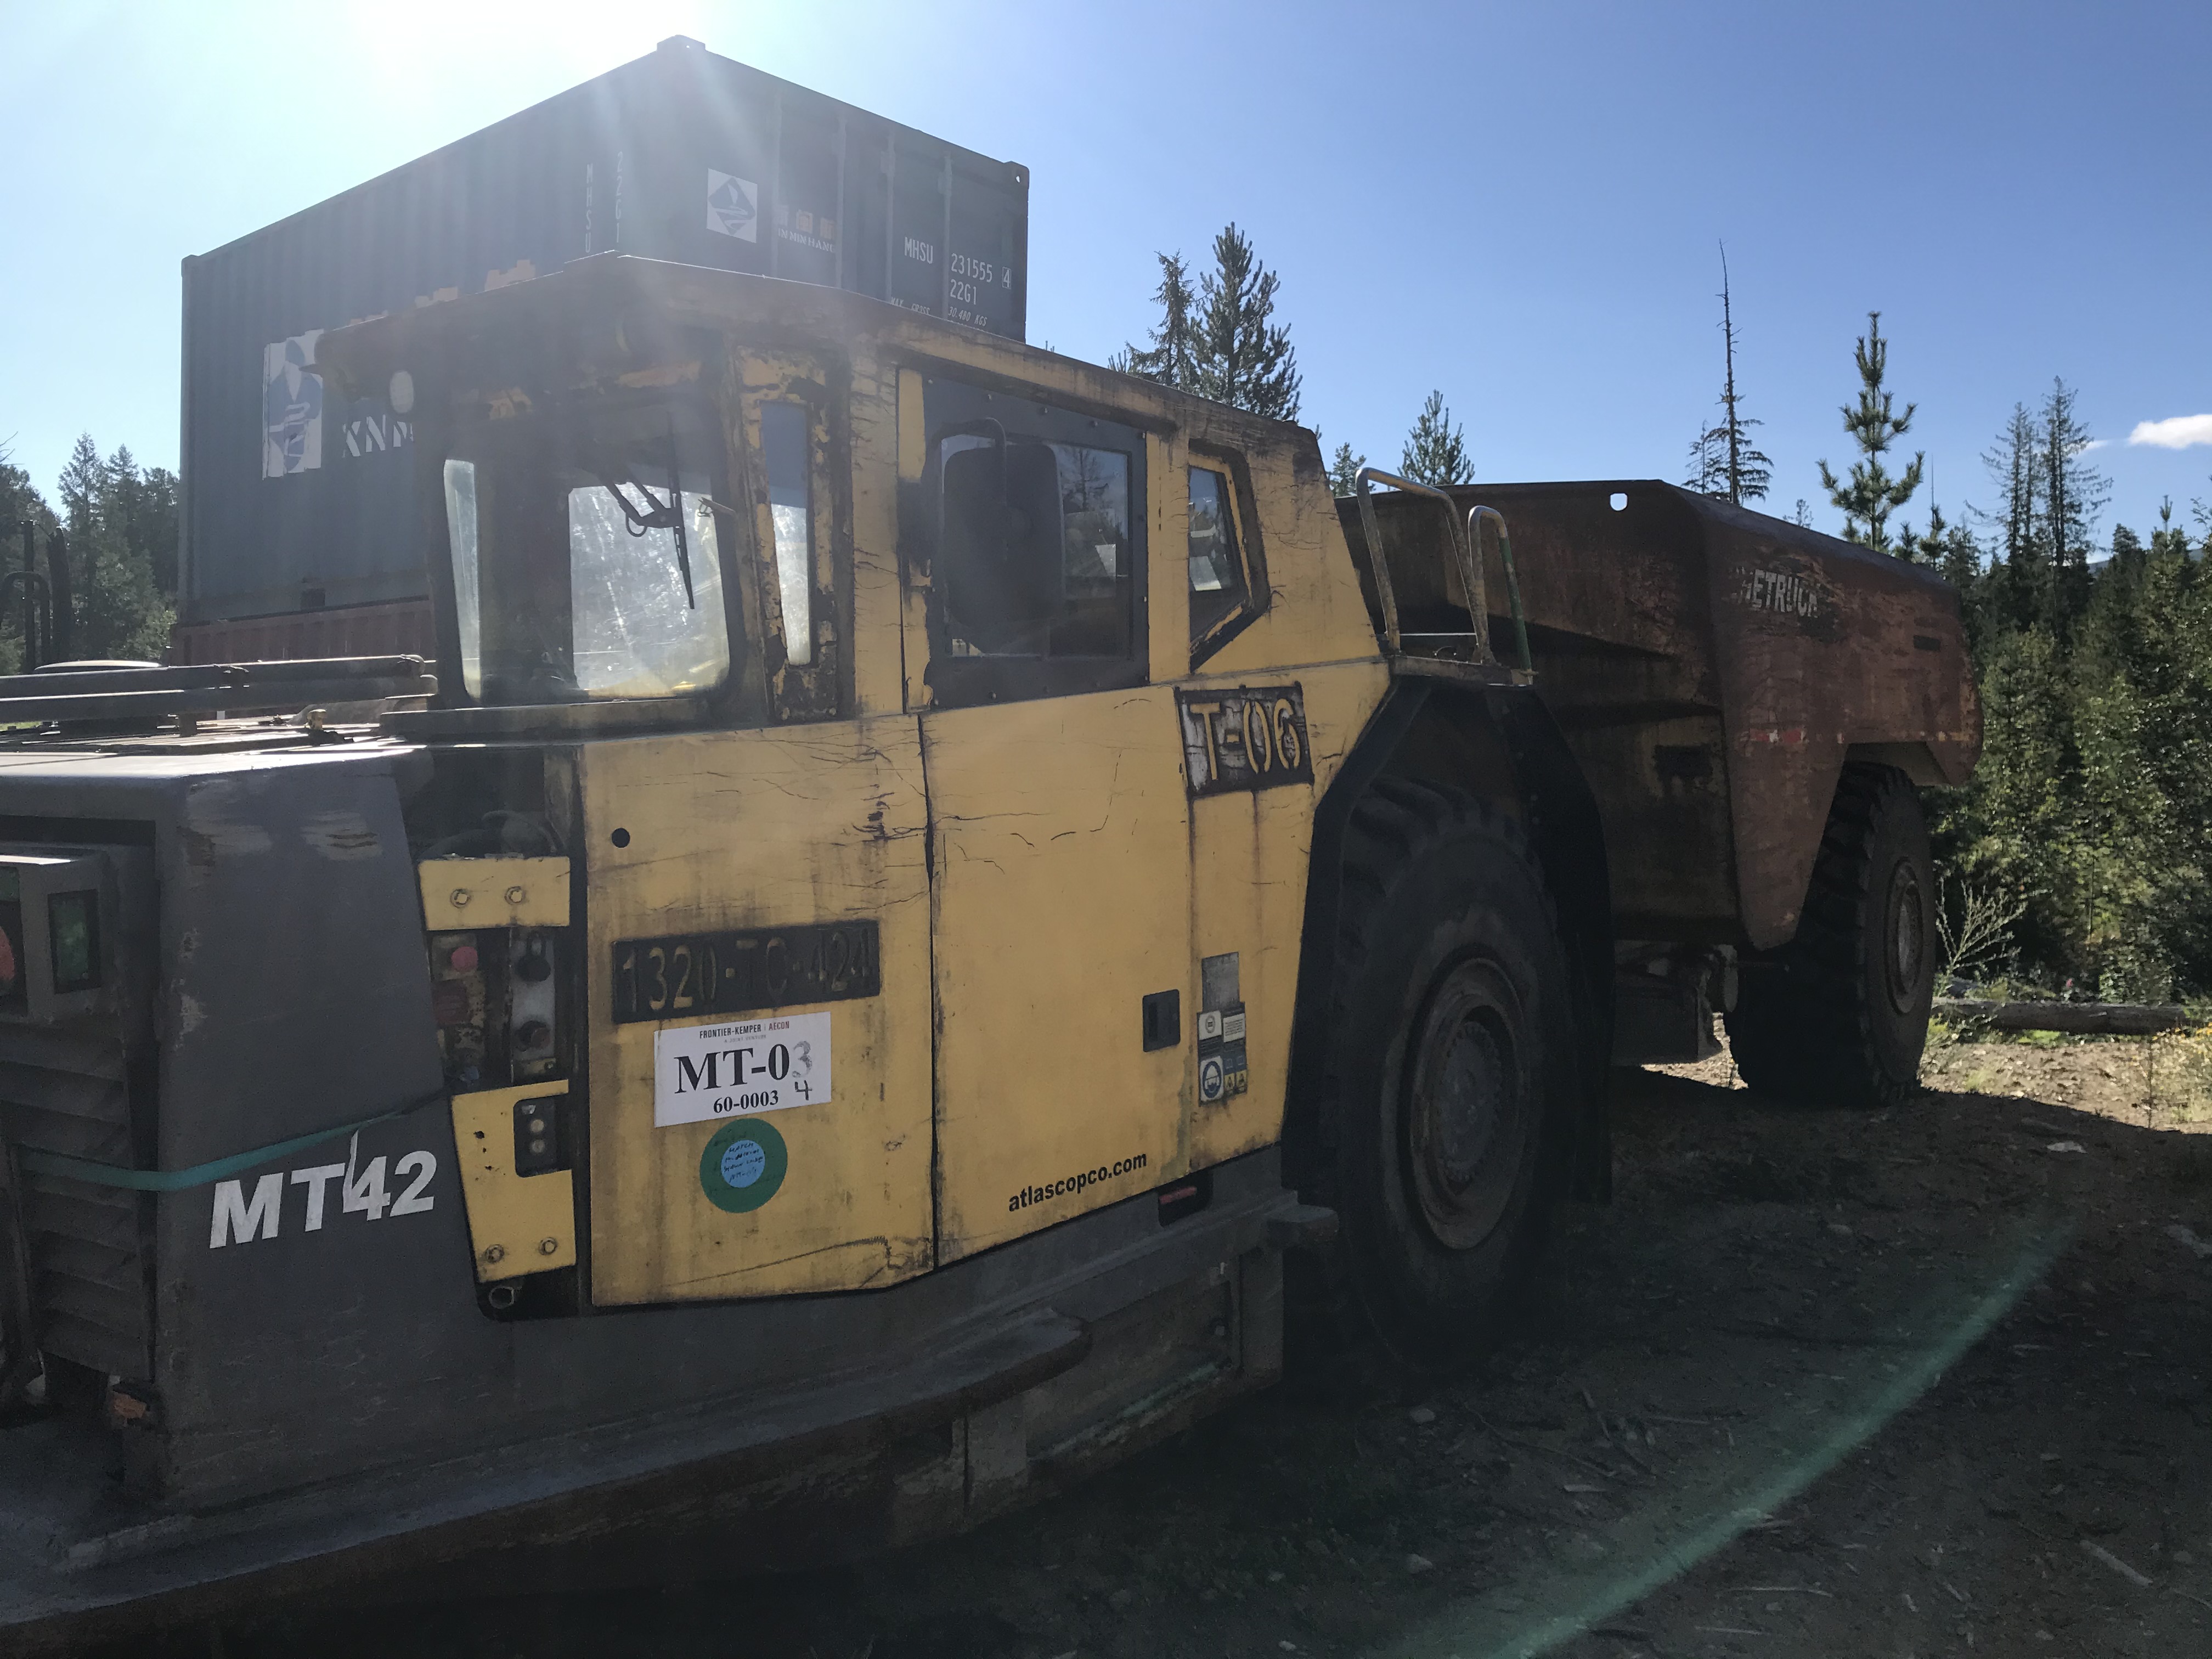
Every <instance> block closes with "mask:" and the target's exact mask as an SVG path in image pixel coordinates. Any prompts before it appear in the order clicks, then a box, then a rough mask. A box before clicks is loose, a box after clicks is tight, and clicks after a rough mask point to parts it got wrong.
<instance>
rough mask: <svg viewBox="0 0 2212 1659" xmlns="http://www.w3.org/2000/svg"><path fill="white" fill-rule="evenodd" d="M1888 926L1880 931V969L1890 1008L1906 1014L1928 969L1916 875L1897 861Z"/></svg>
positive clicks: (1924, 922) (1924, 909) (1925, 929)
mask: <svg viewBox="0 0 2212 1659" xmlns="http://www.w3.org/2000/svg"><path fill="white" fill-rule="evenodd" d="M1887 922H1888V925H1887V927H1884V928H1883V930H1882V943H1883V945H1884V947H1885V948H1884V950H1883V951H1882V967H1883V969H1884V972H1885V975H1886V976H1887V980H1888V982H1889V1001H1890V1006H1892V1007H1893V1008H1894V1009H1896V1010H1897V1012H1899V1013H1900V1014H1909V1013H1911V1012H1912V1010H1913V1007H1914V1006H1915V1005H1916V1004H1917V1003H1918V1001H1919V1000H1920V987H1921V981H1922V979H1923V977H1924V976H1925V975H1926V972H1927V967H1928V911H1927V907H1926V906H1924V905H1923V903H1922V902H1921V899H1920V873H1919V872H1918V871H1917V870H1915V869H1914V868H1913V867H1912V866H1911V863H1909V862H1907V861H1905V860H1899V861H1898V864H1897V867H1896V868H1895V869H1894V870H1893V871H1892V872H1890V878H1889V905H1888V916H1887Z"/></svg>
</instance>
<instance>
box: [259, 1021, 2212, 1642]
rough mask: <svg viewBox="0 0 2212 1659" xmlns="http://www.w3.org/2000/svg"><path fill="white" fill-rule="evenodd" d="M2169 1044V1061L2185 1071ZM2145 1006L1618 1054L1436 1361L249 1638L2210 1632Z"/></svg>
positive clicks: (2208, 1253) (2170, 1157)
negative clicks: (1497, 1327)
mask: <svg viewBox="0 0 2212 1659" xmlns="http://www.w3.org/2000/svg"><path fill="white" fill-rule="evenodd" d="M2160 1066H2165V1067H2166V1077H2165V1079H2163V1081H2161V1079H2160V1076H2159V1069H2160ZM2179 1066H2180V1061H2179V1060H2178V1059H2176V1058H2175V1057H2174V1055H2173V1054H2171V1053H2169V1052H2167V1051H2166V1050H2161V1051H2160V1057H2158V1058H2154V1056H2153V1055H2152V1054H2151V1052H2150V1046H2149V1045H2148V1044H2146V1043H2142V1042H2132V1041H2113V1042H2064V1043H2057V1044H2045V1043H2040V1042H2004V1043H1997V1042H1948V1041H1946V1042H1942V1043H1940V1044H1939V1045H1938V1046H1936V1048H1933V1049H1931V1052H1930V1055H1929V1063H1928V1066H1927V1067H1926V1070H1925V1072H1924V1073H1923V1076H1924V1079H1925V1080H1926V1082H1927V1084H1928V1085H1929V1091H1928V1092H1927V1093H1925V1094H1923V1096H1922V1097H1920V1098H1919V1099H1917V1101H1915V1102H1914V1103H1911V1105H1910V1106H1908V1107H1905V1108H1902V1109H1898V1110H1894V1111H1889V1112H1878V1113H1867V1112H1852V1111H1829V1110H1812V1109H1804V1108H1801V1107H1795V1106H1791V1105H1790V1104H1788V1103H1780V1102H1776V1101H1773V1100H1770V1099H1767V1098H1765V1097H1761V1096H1759V1095H1758V1094H1756V1093H1754V1092H1753V1091H1747V1090H1745V1089H1743V1088H1742V1087H1741V1085H1740V1084H1739V1083H1738V1082H1737V1080H1736V1079H1735V1075H1734V1072H1733V1068H1732V1067H1731V1066H1729V1062H1728V1060H1727V1058H1726V1055H1725V1054H1723V1055H1722V1056H1721V1057H1720V1058H1718V1059H1717V1060H1711V1061H1707V1062H1705V1063H1704V1064H1702V1065H1700V1066H1679V1067H1669V1068H1663V1069H1653V1070H1650V1071H1647V1072H1644V1073H1640V1074H1633V1075H1632V1076H1630V1077H1628V1078H1626V1079H1625V1082H1624V1087H1623V1088H1622V1090H1621V1091H1620V1099H1619V1107H1618V1112H1617V1136H1618V1157H1617V1164H1618V1169H1619V1171H1620V1176H1619V1190H1618V1194H1617V1196H1616V1199H1615V1201H1614V1202H1613V1204H1612V1205H1610V1206H1575V1207H1574V1208H1572V1209H1571V1210H1569V1211H1567V1212H1565V1214H1564V1215H1563V1217H1562V1219H1561V1223H1560V1225H1559V1235H1558V1238H1557V1242H1556V1246H1555V1248H1554V1249H1553V1251H1552V1253H1551V1255H1550V1258H1549V1263H1548V1266H1547V1269H1546V1272H1545V1275H1544V1282H1543V1283H1542V1284H1541V1285H1540V1286H1539V1287H1538V1291H1539V1293H1538V1294H1537V1296H1536V1297H1534V1299H1533V1305H1532V1308H1531V1310H1530V1312H1529V1313H1528V1316H1527V1318H1526V1320H1525V1322H1524V1323H1523V1325H1522V1328H1521V1329H1520V1330H1519V1331H1517V1332H1516V1334H1514V1335H1513V1336H1512V1337H1511V1338H1510V1340H1507V1341H1506V1342H1505V1343H1504V1345H1503V1346H1502V1347H1501V1348H1500V1349H1499V1351H1498V1352H1497V1353H1496V1354H1495V1355H1494V1356H1493V1358H1492V1360H1491V1362H1490V1363H1489V1364H1486V1366H1484V1367H1483V1368H1482V1369H1481V1370H1479V1371H1478V1372H1477V1373H1475V1374H1474V1375H1472V1376H1468V1377H1466V1378H1464V1379H1462V1380H1461V1381H1459V1382H1457V1383H1453V1384H1451V1385H1449V1386H1444V1387H1437V1388H1432V1389H1422V1390H1410V1391H1409V1390H1408V1389H1407V1388H1406V1387H1405V1386H1404V1385H1402V1384H1401V1383H1391V1382H1389V1381H1387V1380H1383V1379H1378V1378H1377V1377H1376V1376H1373V1375H1371V1374H1366V1373H1362V1372H1360V1371H1359V1370H1357V1368H1349V1367H1348V1368H1347V1369H1346V1370H1345V1371H1344V1372H1343V1373H1342V1374H1340V1375H1334V1376H1326V1377H1320V1378H1312V1377H1309V1378H1306V1379H1304V1380H1302V1381H1298V1382H1294V1383H1290V1384H1286V1385H1285V1386H1284V1387H1282V1388H1280V1389H1275V1390H1273V1391H1272V1392H1271V1393H1269V1394H1267V1395H1263V1396H1261V1397H1258V1398H1255V1399H1253V1400H1250V1401H1246V1402H1244V1403H1243V1404H1242V1405H1241V1406H1239V1407H1236V1408H1234V1409H1232V1410H1231V1411H1229V1412H1227V1413H1224V1414H1223V1415H1221V1416H1218V1417H1216V1418H1214V1419H1210V1420H1209V1421H1207V1422H1206V1423H1205V1424H1202V1425H1200V1426H1199V1427H1197V1428H1196V1429H1194V1430H1193V1431H1189V1432H1188V1433H1186V1434H1183V1435H1182V1436H1180V1437H1177V1438H1176V1439H1175V1440H1173V1441H1171V1442H1170V1443H1167V1444H1165V1445H1163V1446H1160V1447H1158V1448H1156V1449H1153V1450H1152V1451H1150V1452H1148V1453H1146V1454H1145V1455H1141V1456H1139V1458H1137V1459H1135V1460H1134V1461H1133V1462H1131V1463H1129V1464H1127V1465H1125V1466H1124V1467H1122V1468H1120V1469H1117V1470H1115V1471H1114V1472H1113V1473H1111V1474H1109V1475H1107V1476H1105V1477H1104V1478H1103V1479H1101V1480H1097V1481H1096V1482H1093V1483H1092V1484H1091V1485H1090V1486H1085V1487H1084V1488H1082V1489H1080V1490H1079V1491H1078V1492H1073V1493H1072V1494H1070V1495H1068V1496H1066V1497H1064V1498H1059V1499H1056V1500H1054V1501H1052V1502H1049V1503H1047V1504H1042V1505H1041V1506H1039V1507H1037V1508H1036V1509H1033V1510H1029V1511H1027V1512H1025V1513H1024V1514H1021V1515H1019V1516H1014V1517H1012V1519H1010V1520H1007V1521H1005V1522H999V1523H996V1524H994V1525H993V1526H991V1527H988V1528H984V1529H982V1530H981V1531H979V1532H976V1533H974V1534H969V1535H968V1536H966V1537H963V1538H958V1539H954V1540H951V1541H945V1542H942V1543H938V1544H934V1545H930V1546H927V1547H921V1548H917V1549H914V1550H910V1551H907V1552H904V1553H900V1554H898V1555H896V1556H893V1557H890V1558H889V1559H883V1560H879V1561H876V1562H873V1563H871V1564H868V1565H864V1566H861V1567H858V1568H852V1569H842V1570H838V1571H827V1572H822V1573H817V1574H810V1575H804V1576H799V1577H784V1578H773V1579H759V1578H754V1579H738V1580H732V1581H726V1582H722V1583H714V1584H702V1585H686V1586H683V1587H680V1588H678V1589H668V1590H662V1591H657V1592H653V1593H650V1594H628V1595H595V1596H589V1597H586V1596H572V1597H561V1598H550V1599H536V1600H532V1601H498V1600H486V1601H480V1602H477V1603H472V1604H470V1605H467V1606H463V1607H435V1608H421V1609H404V1608H403V1609H393V1610H389V1611H386V1612H381V1613H375V1614H374V1615H370V1616H368V1617H366V1618H360V1619H354V1620H331V1621H327V1622H325V1621H308V1620H288V1621H286V1622H284V1623H283V1624H281V1625H272V1626H263V1627H261V1628H259V1629H241V1630H237V1631H227V1632H224V1633H223V1635H222V1638H220V1641H219V1646H220V1648H221V1650H222V1652H223V1653H224V1654H225V1655H226V1656H240V1655H256V1656H258V1655H261V1654H264V1653H266V1654H271V1655H273V1654H278V1653H287V1654H289V1653H296V1652H302V1651H310V1650H312V1651H314V1652H316V1653H317V1654H318V1655H319V1656H324V1659H346V1656H351V1655H354V1654H362V1655H368V1654H369V1653H372V1652H374V1653H375V1654H378V1655H384V1654H388V1653H389V1652H391V1651H392V1650H393V1647H394V1644H395V1643H397V1644H398V1646H399V1647H401V1648H403V1649H404V1650H408V1651H410V1652H414V1653H428V1652H436V1653H441V1654H442V1653H447V1652H451V1653H454V1654H460V1653H467V1654H471V1655H477V1656H508V1655H514V1656H533V1659H534V1656H538V1655H546V1656H555V1655H558V1656H568V1655H586V1654H589V1655H598V1654H617V1653H621V1654H627V1653H652V1654H654V1655H657V1656H665V1659H690V1656H695V1655H696V1656H706V1655H724V1654H763V1655H786V1654H787V1655H792V1656H806V1659H970V1656H974V1659H1062V1656H1081V1659H1094V1656H1095V1659H1109V1656H1116V1659H1118V1656H1129V1659H1135V1656H1146V1659H1151V1656H1170V1655H1189V1656H1206V1659H1212V1656H1225V1659H1237V1656H1248V1655H1250V1656H1260V1655H1282V1654H1289V1653H1300V1654H1312V1655H1355V1654H1357V1655H1375V1656H1407V1659H1412V1656H1439V1659H1441V1656H1445V1655H1458V1656H1462V1659H1477V1656H1487V1655H1503V1654H1520V1653H1528V1652H1538V1651H1552V1652H1557V1653H1560V1654H1564V1655H1570V1656H1576V1659H1582V1656H1606V1659H1634V1656H1639V1655H1648V1656H1662V1655H1665V1656H1672V1655H1711V1656H1737V1655H1741V1656H1760V1659H1765V1656H1775V1659H1796V1656H1808V1659H1809V1656H1814V1655H1821V1656H1827V1655H1842V1654H1852V1655H1860V1654H1865V1655H1885V1656H1887V1655H1929V1654H1938V1653H1973V1654H1978V1653H1984V1652H1986V1653H1996V1654H2005V1655H2036V1656H2051V1659H2059V1656H2067V1655H2075V1654H2122V1655H2199V1654H2212V1394H2208V1391H2207V1386H2206V1384H2207V1376H2208V1370H2212V1114H2207V1115H2192V1114H2191V1100H2192V1099H2193V1098H2195V1097H2193V1096H2192V1095H2191V1091H2190V1090H2189V1089H2187V1088H2185V1087H2183V1086H2181V1080H2180V1079H2181V1072H2180V1069H2179Z"/></svg>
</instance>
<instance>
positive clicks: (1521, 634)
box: [1467, 507, 1536, 674]
mask: <svg viewBox="0 0 2212 1659" xmlns="http://www.w3.org/2000/svg"><path fill="white" fill-rule="evenodd" d="M1485 519H1487V520H1490V521H1491V522H1492V524H1494V525H1496V526H1498V562H1499V563H1500V564H1503V565H1504V567H1505V601H1506V603H1507V604H1508V605H1510V606H1511V607H1512V609H1513V642H1514V644H1515V645H1516V646H1517V647H1520V651H1521V669H1522V672H1523V673H1528V674H1533V673H1534V672H1535V671H1536V664H1535V661H1534V659H1533V658H1531V657H1530V656H1529V654H1528V622H1527V620H1526V619H1525V618H1524V617H1522V614H1521V578H1520V576H1519V575H1518V574H1516V572H1515V570H1514V568H1513V538H1511V537H1510V536H1509V535H1507V534H1506V533H1505V515H1504V513H1500V512H1499V511H1498V509H1497V508H1496V507H1469V508H1468V510H1467V538H1468V541H1469V542H1471V543H1472V544H1474V557H1475V562H1476V563H1477V564H1478V565H1480V563H1481V562H1482V531H1481V529H1480V526H1481V524H1482V521H1483V520H1485Z"/></svg>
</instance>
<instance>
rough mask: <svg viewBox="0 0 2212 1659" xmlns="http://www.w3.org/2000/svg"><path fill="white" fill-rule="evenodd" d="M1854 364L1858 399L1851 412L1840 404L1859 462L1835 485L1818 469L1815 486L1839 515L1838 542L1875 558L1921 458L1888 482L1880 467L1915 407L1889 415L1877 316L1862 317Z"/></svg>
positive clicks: (1916, 477)
mask: <svg viewBox="0 0 2212 1659" xmlns="http://www.w3.org/2000/svg"><path fill="white" fill-rule="evenodd" d="M1852 355H1853V357H1854V360H1855V361H1856V362H1857V365H1858V371H1859V400H1858V404H1857V407H1856V408H1854V407H1853V406H1851V405H1850V404H1844V410H1843V414H1844V431H1846V432H1848V433H1850V435H1851V440H1852V441H1853V442H1855V443H1857V445H1858V447H1859V455H1860V459H1858V460H1857V461H1854V462H1853V463H1851V471H1850V478H1849V480H1848V481H1839V480H1838V478H1837V477H1836V475H1835V474H1834V473H1832V472H1831V471H1829V470H1828V464H1827V462H1826V461H1822V462H1821V463H1820V484H1821V487H1822V488H1823V489H1826V491H1827V492H1828V499H1829V500H1830V501H1833V502H1834V503H1835V505H1836V506H1837V507H1838V509H1839V510H1840V511H1841V512H1842V513H1843V515H1844V540H1845V541H1849V542H1856V543H1857V544H1859V545H1860V546H1862V547H1867V548H1871V549H1873V550H1875V552H1877V553H1887V552H1889V551H1892V547H1891V544H1890V538H1889V515H1890V514H1891V513H1893V512H1895V511H1896V510H1897V509H1898V508H1899V507H1903V506H1904V505H1905V502H1906V501H1910V500H1911V498H1912V492H1913V491H1915V490H1916V489H1919V488H1920V471H1921V467H1922V465H1923V464H1924V462H1925V461H1926V459H1927V457H1926V456H1925V455H1915V456H1914V457H1913V458H1912V464H1911V465H1910V466H1908V467H1906V468H1905V471H1903V472H1901V473H1900V474H1899V475H1898V476H1897V477H1894V478H1893V477H1890V476H1889V472H1888V470H1887V468H1886V467H1885V466H1883V465H1882V459H1881V458H1882V457H1883V456H1884V455H1885V454H1887V453H1888V452H1889V447H1890V446H1891V445H1892V444H1893V443H1895V442H1896V441H1897V440H1898V439H1899V438H1901V437H1903V436H1904V435H1905V433H1906V432H1907V431H1909V430H1911V426H1912V416H1913V412H1914V410H1916V409H1917V408H1918V405H1917V404H1905V413H1904V414H1903V415H1899V414H1897V413H1896V412H1895V409H1894V404H1893V398H1892V396H1891V394H1890V392H1888V391H1887V389H1886V388H1885V387H1884V386H1883V385H1882V381H1883V378H1884V376H1885V374H1887V370H1888V366H1889V342H1888V341H1887V340H1885V339H1883V338H1882V337H1881V313H1880V312H1878V311H1869V313H1867V331H1866V333H1865V334H1864V335H1863V336H1862V337H1860V339H1859V342H1858V346H1857V350H1856V351H1855V352H1854V353H1853V354H1852Z"/></svg>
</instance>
